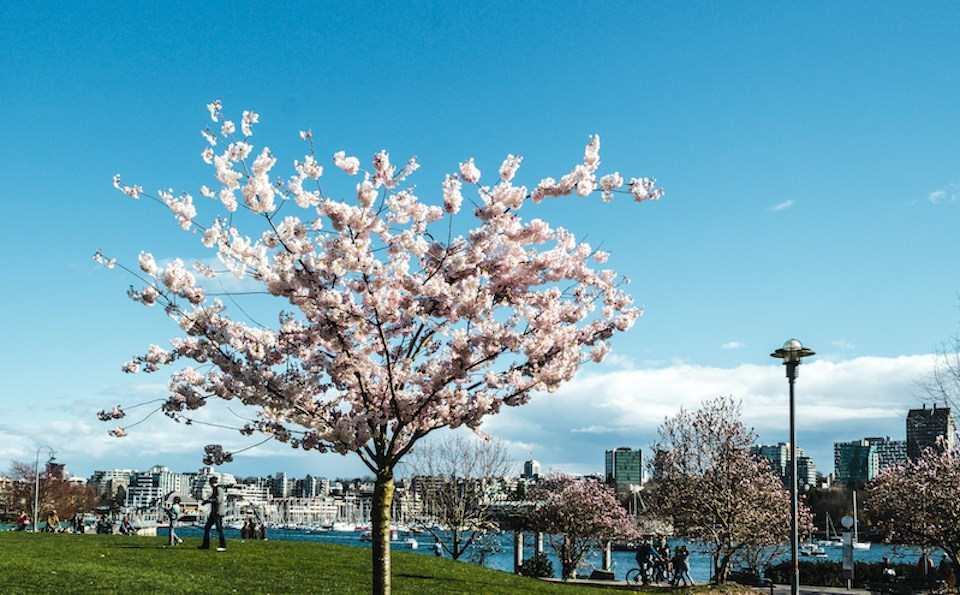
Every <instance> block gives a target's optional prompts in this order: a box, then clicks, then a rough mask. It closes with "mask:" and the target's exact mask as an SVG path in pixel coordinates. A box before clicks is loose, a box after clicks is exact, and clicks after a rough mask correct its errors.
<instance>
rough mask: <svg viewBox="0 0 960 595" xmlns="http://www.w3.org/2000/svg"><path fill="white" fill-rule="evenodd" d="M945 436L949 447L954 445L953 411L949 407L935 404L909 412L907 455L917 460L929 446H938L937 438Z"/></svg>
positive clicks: (912, 459)
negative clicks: (929, 407) (930, 407)
mask: <svg viewBox="0 0 960 595" xmlns="http://www.w3.org/2000/svg"><path fill="white" fill-rule="evenodd" d="M941 436H943V437H944V438H945V439H946V441H947V447H948V448H951V447H953V442H954V425H953V413H952V412H951V411H950V408H949V407H937V406H936V405H934V406H933V408H932V409H927V406H926V405H924V406H923V408H922V409H911V410H910V412H909V413H907V456H908V457H909V458H910V460H911V461H916V460H917V459H919V458H920V455H922V454H923V451H924V450H926V449H927V448H937V439H938V438H940V437H941Z"/></svg>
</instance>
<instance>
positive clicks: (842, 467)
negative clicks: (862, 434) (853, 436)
mask: <svg viewBox="0 0 960 595" xmlns="http://www.w3.org/2000/svg"><path fill="white" fill-rule="evenodd" d="M833 469H834V476H835V478H836V481H837V483H840V484H844V485H846V484H852V483H859V482H867V481H872V480H873V478H875V477H876V476H877V472H878V471H879V470H880V456H879V454H878V453H877V447H876V446H875V445H873V444H871V443H870V441H869V440H853V441H850V442H835V443H834V444H833Z"/></svg>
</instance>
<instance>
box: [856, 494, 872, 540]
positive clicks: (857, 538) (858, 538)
mask: <svg viewBox="0 0 960 595" xmlns="http://www.w3.org/2000/svg"><path fill="white" fill-rule="evenodd" d="M857 525H859V521H858V520H857V490H853V549H855V550H868V549H870V542H869V541H860V536H859V535H858V534H857Z"/></svg>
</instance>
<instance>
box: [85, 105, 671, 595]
mask: <svg viewBox="0 0 960 595" xmlns="http://www.w3.org/2000/svg"><path fill="white" fill-rule="evenodd" d="M208 108H209V111H210V117H211V119H212V121H213V122H214V127H216V128H218V129H211V128H208V129H206V130H204V131H203V135H204V137H205V139H206V141H207V146H206V148H204V150H203V152H202V155H201V156H202V158H203V159H204V161H205V162H206V163H208V164H210V166H212V168H213V178H214V179H215V180H216V183H215V184H214V185H213V186H214V187H212V188H211V187H208V186H202V187H201V189H200V194H201V195H202V196H204V197H207V198H209V199H211V202H208V203H206V206H211V205H212V206H216V203H219V208H221V209H222V210H223V211H224V212H223V214H222V215H221V216H218V217H215V218H213V219H212V220H211V221H208V222H207V223H205V224H202V223H201V221H200V220H201V217H200V216H199V215H198V206H203V205H198V204H197V203H195V202H194V197H193V196H192V195H191V194H190V193H186V192H184V193H182V194H179V195H176V194H174V192H173V191H160V192H158V193H157V194H156V195H155V196H151V195H148V194H145V193H144V191H143V188H142V186H139V185H136V184H133V185H130V184H127V183H125V182H124V181H123V180H122V179H121V177H120V176H119V175H117V176H116V177H115V178H114V185H115V186H116V187H117V188H118V189H119V190H120V191H122V192H123V193H124V194H127V195H128V196H130V197H133V198H139V197H148V198H151V199H153V200H155V201H157V202H159V203H161V204H162V205H164V206H166V207H167V208H168V209H169V211H170V212H171V213H172V214H173V217H174V220H175V222H176V224H177V225H178V226H179V227H181V228H182V229H184V230H186V231H188V232H191V233H195V234H196V237H198V238H199V240H200V242H201V243H202V244H203V246H205V247H206V248H208V249H210V250H211V251H212V252H213V253H214V254H215V255H216V257H217V259H218V261H219V263H220V265H219V266H222V267H223V268H225V269H226V270H228V271H229V272H230V273H232V274H233V275H235V276H236V277H238V278H240V279H248V280H253V281H255V282H259V283H260V284H261V285H262V287H263V289H264V290H265V292H267V293H269V295H270V296H273V297H274V298H276V303H277V304H279V305H280V306H282V308H278V309H279V310H280V311H279V312H278V314H277V319H276V320H277V322H276V324H275V325H274V326H269V325H265V324H259V323H257V322H254V321H253V320H246V319H245V317H244V312H243V309H242V307H241V308H238V310H239V311H238V312H237V313H236V315H232V313H231V312H230V310H229V309H228V304H227V303H226V302H225V301H224V300H221V299H219V297H217V296H211V295H209V294H208V292H207V290H206V289H205V288H204V282H203V279H204V278H206V277H211V276H215V275H216V274H218V272H219V271H216V270H213V268H211V267H209V266H206V265H204V264H202V263H197V264H194V266H193V270H192V271H191V270H190V267H189V266H188V265H187V264H185V263H184V261H183V260H180V259H173V260H169V261H158V260H157V259H156V258H155V257H154V256H153V255H152V254H150V253H147V252H144V253H141V255H140V258H139V261H140V262H139V264H140V272H138V273H136V274H138V275H140V277H141V279H142V280H143V283H142V286H139V288H132V289H131V290H130V297H132V298H133V299H134V300H135V301H137V302H140V303H142V304H143V305H145V306H155V305H159V306H160V307H161V308H162V310H163V311H164V312H165V314H166V315H167V316H169V317H171V318H172V319H173V320H174V321H175V322H176V323H177V324H178V325H179V327H180V330H181V331H182V333H183V334H182V336H179V337H176V338H174V339H172V341H171V343H170V346H169V348H163V347H160V346H158V345H151V346H150V347H149V349H148V350H147V352H146V353H145V354H143V355H141V356H138V357H136V358H134V359H133V360H132V361H130V362H129V363H128V364H127V365H126V366H125V370H126V371H128V372H135V371H137V370H142V371H144V372H154V371H157V370H158V369H160V368H161V366H167V365H172V366H173V368H172V373H171V379H170V385H169V389H170V397H169V398H168V399H166V401H165V402H163V404H162V405H161V409H162V410H163V412H164V413H165V414H166V415H167V416H169V417H171V418H173V419H177V420H190V419H191V418H190V417H189V416H190V415H191V413H190V412H191V411H193V410H196V409H198V408H200V407H203V406H204V405H205V404H207V403H208V402H210V401H211V400H213V399H224V400H235V401H239V402H240V403H242V404H244V405H246V406H248V407H249V408H251V409H253V410H255V412H256V413H255V418H254V419H253V420H252V421H250V422H248V423H246V424H245V425H244V426H243V428H241V431H242V432H243V433H244V434H247V435H250V434H254V433H260V434H263V435H266V436H267V439H271V438H272V439H276V440H279V441H281V442H286V443H288V444H290V445H291V446H293V447H295V448H302V449H304V450H313V451H316V452H319V453H324V452H328V451H332V452H337V453H341V454H345V453H350V452H353V453H356V454H357V455H358V456H359V457H360V459H361V460H362V461H363V463H364V464H365V465H366V466H367V467H368V468H369V469H370V470H371V471H372V472H373V474H374V475H375V480H376V489H375V492H374V505H373V513H372V517H373V518H372V530H373V534H374V541H373V548H372V556H373V591H374V592H376V593H386V592H389V590H390V573H389V569H390V550H389V521H390V518H389V515H390V504H391V502H392V499H393V492H394V469H395V467H396V465H397V464H398V462H399V461H400V460H401V459H402V458H403V457H404V456H406V455H407V453H409V452H410V450H411V449H412V448H413V446H414V445H415V444H416V443H417V441H418V440H420V439H421V438H423V437H424V436H426V435H428V434H429V433H430V432H432V431H434V430H436V429H438V428H443V427H450V428H456V427H459V426H467V427H469V428H471V429H473V430H475V431H478V432H479V430H480V425H481V422H482V420H483V418H484V417H485V416H487V415H490V414H495V413H497V412H498V411H499V410H500V409H501V408H502V407H504V406H517V405H522V404H524V403H526V402H527V401H528V400H529V399H530V397H531V395H532V394H533V393H534V392H542V391H545V392H551V391H554V390H556V389H557V388H558V387H559V386H560V385H561V384H562V383H563V382H565V381H567V380H570V379H571V378H572V377H573V375H574V374H575V372H576V371H577V369H578V368H579V366H580V365H581V363H583V362H584V361H587V360H590V359H592V360H594V361H600V360H602V359H603V357H604V356H605V355H606V353H607V352H608V351H609V346H608V341H609V339H610V338H611V337H612V336H613V334H614V333H615V332H618V331H625V330H627V329H628V328H630V326H631V325H632V324H633V323H634V321H635V320H636V319H637V317H638V316H639V315H640V309H639V308H637V307H634V306H633V305H632V302H631V298H630V297H629V296H628V295H627V294H626V293H625V292H624V291H623V289H622V283H623V281H624V280H623V279H621V278H619V277H618V276H617V274H616V273H615V272H614V271H612V270H609V269H605V268H601V267H597V266H596V265H602V263H604V262H605V261H606V260H607V257H608V254H607V253H605V252H601V251H598V250H595V249H594V248H592V247H591V246H589V245H588V244H585V243H578V242H577V241H576V239H575V237H574V235H573V234H572V233H571V232H569V231H567V230H566V229H563V228H559V227H558V228H554V227H551V226H550V225H549V224H548V223H547V222H546V221H544V220H542V219H536V218H534V219H530V220H529V221H524V220H522V219H521V218H520V216H519V214H518V213H519V211H520V209H521V208H522V207H524V206H526V205H527V203H528V202H532V203H539V202H541V201H542V200H544V199H547V198H552V197H562V196H568V195H571V194H577V195H578V196H582V197H587V196H589V195H591V194H594V193H598V194H600V196H601V198H602V199H603V200H604V201H609V200H611V199H612V198H613V197H614V195H615V194H616V193H623V194H627V195H629V196H632V198H633V199H634V200H637V201H645V200H648V199H656V198H659V197H660V195H661V191H660V190H659V189H658V188H657V187H656V186H655V183H654V181H653V180H651V179H647V178H639V179H638V178H634V179H632V180H630V181H629V182H626V181H625V180H624V178H623V177H621V176H620V174H619V173H610V174H607V175H603V176H602V177H598V174H597V170H598V166H599V164H600V159H599V148H600V140H599V138H598V137H596V136H593V137H591V138H590V141H589V143H588V144H587V147H586V151H585V153H584V157H583V160H582V162H580V163H578V164H577V165H575V166H574V167H573V168H572V170H571V171H569V172H568V173H566V174H565V175H563V176H562V177H560V179H559V180H555V179H553V178H549V177H548V178H544V179H542V180H541V181H540V182H539V183H538V184H537V185H536V187H534V188H533V189H532V190H529V189H528V188H527V187H525V186H522V185H516V184H514V182H513V180H514V177H515V175H516V174H517V171H518V168H519V166H520V163H521V160H522V158H521V157H519V156H514V155H508V156H507V158H506V159H505V160H504V161H503V164H502V165H501V166H500V167H499V169H498V170H497V171H496V173H495V175H494V176H493V180H491V181H490V182H488V183H481V179H482V174H481V170H480V168H479V166H478V164H477V163H475V161H474V160H473V159H472V158H471V159H467V160H465V161H463V162H462V163H460V165H459V168H458V170H459V171H457V172H454V173H451V174H448V175H446V177H445V179H444V180H443V182H442V183H441V184H440V185H439V188H437V190H438V194H439V195H440V196H441V197H442V199H441V200H439V201H437V202H438V203H439V204H434V205H431V204H427V203H424V202H421V201H420V199H419V198H418V197H417V196H416V195H415V194H414V189H413V188H412V187H410V186H407V185H406V180H407V178H408V177H409V176H410V175H411V174H412V173H413V172H414V171H415V170H416V169H417V168H418V167H419V165H418V163H417V162H416V160H415V159H410V160H409V161H407V162H406V163H405V164H403V165H400V166H397V165H395V164H394V163H393V162H392V161H391V158H390V155H389V154H388V153H387V152H386V151H381V152H379V153H377V154H376V155H374V156H373V159H372V163H371V166H370V168H369V169H366V170H365V169H364V168H362V167H361V163H360V160H359V159H358V158H357V157H354V156H348V155H347V154H346V152H345V151H337V152H335V153H333V158H332V161H333V165H334V166H335V167H336V168H338V169H339V170H342V172H343V173H345V174H347V175H349V176H357V179H358V180H359V181H358V182H357V183H356V193H355V195H354V196H353V197H352V198H350V199H348V200H338V199H336V198H333V197H331V196H328V195H327V194H326V193H325V192H324V190H323V187H322V186H321V184H320V181H321V178H322V176H323V173H324V168H323V166H322V165H321V164H320V162H319V160H318V158H317V154H316V152H315V146H314V138H313V135H312V133H311V132H310V131H304V132H301V133H300V137H301V139H302V140H303V141H304V142H306V143H307V145H308V147H309V150H308V152H307V153H306V154H305V155H304V157H302V161H301V160H296V161H294V162H293V173H292V175H289V176H288V177H279V176H276V175H274V174H273V169H274V167H275V165H276V164H277V161H278V160H277V157H275V156H274V154H273V152H272V151H271V150H270V149H269V148H266V147H264V148H263V149H261V150H260V151H259V152H258V151H256V150H255V149H254V146H253V145H252V144H251V142H250V140H251V136H252V134H253V126H254V125H255V124H257V123H258V121H259V115H258V114H256V113H254V112H249V111H246V112H243V116H242V118H241V120H240V124H239V130H240V131H239V132H238V131H237V128H238V127H237V124H236V123H235V122H234V121H232V120H229V119H227V118H226V117H225V115H224V113H223V111H222V107H221V104H220V102H219V101H215V102H213V103H211V104H210V105H209V106H208ZM486 179H489V178H486ZM468 188H472V192H470V193H468V192H467V190H468ZM464 201H467V205H468V206H469V207H470V209H469V211H470V212H472V215H473V218H474V219H475V227H473V228H472V229H470V230H469V231H467V232H466V233H464V234H463V235H456V234H455V233H454V229H459V228H460V227H459V226H454V223H453V220H454V219H455V218H457V217H456V216H457V215H458V214H460V215H461V216H463V215H464V213H463V212H462V211H461V208H462V207H463V206H464ZM211 208H212V207H211ZM240 220H252V221H253V222H252V223H250V225H251V226H252V227H253V229H254V231H253V232H252V233H251V232H250V231H248V232H247V233H248V234H251V235H246V234H245V233H243V232H241V230H240V229H239V227H238V225H239V223H238V222H239V221H240ZM466 227H468V226H464V229H465V228H466ZM95 259H97V260H98V261H100V262H101V263H103V264H104V265H106V266H108V267H109V266H115V265H116V264H117V263H116V261H115V259H112V258H110V257H108V256H106V255H103V254H102V253H100V252H98V253H97V254H96V255H95ZM128 270H130V269H128ZM131 272H132V271H131ZM235 303H236V302H235V300H234V299H233V296H231V301H230V304H231V305H233V304H235ZM261 320H262V318H261ZM191 362H192V364H191ZM124 414H125V411H124V408H123V407H116V408H114V409H111V410H105V411H102V412H101V414H100V417H101V418H102V419H104V420H114V419H120V418H122V417H123V416H124ZM131 425H132V424H129V425H126V426H123V425H121V426H118V427H116V428H115V429H114V430H112V433H113V434H114V435H116V436H123V435H125V434H126V433H127V431H128V430H129V429H130V427H131ZM234 454H236V451H234V452H230V451H229V450H226V449H224V448H223V447H222V446H221V445H208V446H207V447H206V461H207V462H208V463H215V464H219V463H222V462H225V461H229V460H230V459H231V458H232V457H233V455H234Z"/></svg>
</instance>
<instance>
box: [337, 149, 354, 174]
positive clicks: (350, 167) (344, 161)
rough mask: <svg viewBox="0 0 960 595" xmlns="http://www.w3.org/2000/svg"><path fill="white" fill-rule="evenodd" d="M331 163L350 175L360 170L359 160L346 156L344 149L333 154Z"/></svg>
mask: <svg viewBox="0 0 960 595" xmlns="http://www.w3.org/2000/svg"><path fill="white" fill-rule="evenodd" d="M333 164H334V165H336V166H337V167H339V168H340V169H342V170H343V171H344V172H346V173H347V174H348V175H351V176H352V175H354V174H355V173H357V171H359V170H360V160H359V159H357V158H356V157H346V152H344V151H337V152H336V153H334V154H333Z"/></svg>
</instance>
